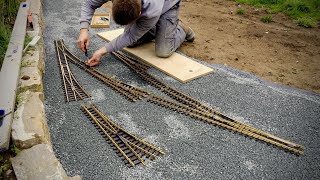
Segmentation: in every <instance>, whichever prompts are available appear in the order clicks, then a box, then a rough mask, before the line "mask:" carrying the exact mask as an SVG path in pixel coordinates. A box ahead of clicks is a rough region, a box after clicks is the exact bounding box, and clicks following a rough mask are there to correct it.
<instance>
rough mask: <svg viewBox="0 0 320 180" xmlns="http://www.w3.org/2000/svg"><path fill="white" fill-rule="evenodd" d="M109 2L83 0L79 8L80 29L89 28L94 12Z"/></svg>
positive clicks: (105, 0) (103, 0)
mask: <svg viewBox="0 0 320 180" xmlns="http://www.w3.org/2000/svg"><path fill="white" fill-rule="evenodd" d="M108 1H109V0H85V1H84V2H83V3H82V7H81V18H80V29H83V28H86V29H88V28H89V25H90V21H91V19H92V16H93V13H94V11H95V10H96V9H97V8H99V7H101V6H102V5H103V4H104V3H106V2H108Z"/></svg>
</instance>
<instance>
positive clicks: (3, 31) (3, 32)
mask: <svg viewBox="0 0 320 180" xmlns="http://www.w3.org/2000/svg"><path fill="white" fill-rule="evenodd" d="M10 35H11V28H10V27H9V26H8V25H0V68H1V66H2V62H3V59H4V56H5V53H6V51H7V48H8V44H9V40H10Z"/></svg>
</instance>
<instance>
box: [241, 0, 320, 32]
mask: <svg viewBox="0 0 320 180" xmlns="http://www.w3.org/2000/svg"><path fill="white" fill-rule="evenodd" d="M236 2H238V3H244V4H249V5H253V6H256V7H266V8H269V10H268V12H270V13H276V12H283V13H285V14H287V15H289V16H290V17H292V18H293V19H294V20H295V22H296V23H297V24H298V25H299V26H303V27H315V26H316V24H317V23H318V22H319V21H320V0H236Z"/></svg>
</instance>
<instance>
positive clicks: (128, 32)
mask: <svg viewBox="0 0 320 180" xmlns="http://www.w3.org/2000/svg"><path fill="white" fill-rule="evenodd" d="M164 1H165V0H145V1H144V5H143V7H142V11H141V16H140V17H139V18H138V19H137V20H136V21H135V22H133V23H131V24H129V25H127V26H126V28H125V31H124V33H123V34H121V35H120V36H118V37H117V38H115V39H114V40H112V41H111V42H110V43H107V44H106V45H105V47H106V49H107V51H108V52H113V51H118V50H120V49H122V48H124V47H126V46H129V45H131V44H133V43H134V42H136V41H137V40H138V39H140V38H141V37H142V36H143V35H144V34H145V33H147V32H148V31H149V30H150V29H151V28H153V27H154V26H155V25H156V24H157V22H158V20H159V18H160V16H161V14H162V8H163V5H164Z"/></svg>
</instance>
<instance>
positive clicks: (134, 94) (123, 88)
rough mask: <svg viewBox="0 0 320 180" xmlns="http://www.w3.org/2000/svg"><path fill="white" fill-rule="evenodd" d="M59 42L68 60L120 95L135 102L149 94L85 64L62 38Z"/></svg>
mask: <svg viewBox="0 0 320 180" xmlns="http://www.w3.org/2000/svg"><path fill="white" fill-rule="evenodd" d="M60 44H61V46H62V49H63V50H64V53H65V55H66V58H67V59H68V60H70V62H72V63H73V64H75V65H76V66H78V67H79V68H80V69H82V70H84V71H86V72H87V73H89V74H90V75H92V76H93V77H95V78H97V79H98V80H99V81H101V82H103V83H104V84H105V85H107V86H108V87H110V88H112V89H113V90H115V91H116V92H118V93H119V94H121V95H122V96H125V97H126V98H127V99H128V100H130V101H133V102H135V101H137V100H141V99H144V98H146V97H148V96H149V95H150V93H149V92H147V91H145V90H143V89H140V88H137V87H134V86H131V85H129V84H126V83H124V82H122V81H120V80H117V79H114V78H112V77H110V76H107V75H106V74H104V73H102V72H101V71H99V70H97V69H95V68H92V67H89V66H87V65H86V64H85V63H84V62H83V61H81V60H80V59H79V58H78V57H76V56H75V55H74V54H72V53H71V52H70V50H68V48H67V47H66V46H65V44H64V42H63V40H60Z"/></svg>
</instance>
